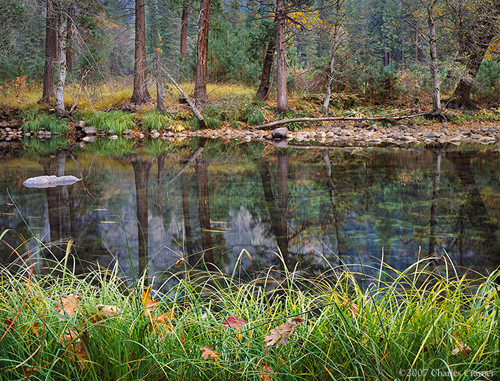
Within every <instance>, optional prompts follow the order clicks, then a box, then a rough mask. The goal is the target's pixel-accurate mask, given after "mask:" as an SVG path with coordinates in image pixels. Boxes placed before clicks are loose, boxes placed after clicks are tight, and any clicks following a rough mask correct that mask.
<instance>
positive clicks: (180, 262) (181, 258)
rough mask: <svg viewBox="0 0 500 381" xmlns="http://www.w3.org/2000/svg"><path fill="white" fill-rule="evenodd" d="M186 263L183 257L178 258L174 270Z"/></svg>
mask: <svg viewBox="0 0 500 381" xmlns="http://www.w3.org/2000/svg"><path fill="white" fill-rule="evenodd" d="M185 261H186V259H185V258H184V257H180V258H179V259H178V260H177V262H175V268H176V269H178V268H179V266H180V265H181V264H182V263H184V262H185Z"/></svg>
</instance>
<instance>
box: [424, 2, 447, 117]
mask: <svg viewBox="0 0 500 381" xmlns="http://www.w3.org/2000/svg"><path fill="white" fill-rule="evenodd" d="M436 3H437V0H433V1H432V4H431V5H429V7H428V8H427V15H428V17H427V23H428V25H429V48H430V55H431V62H430V69H431V75H432V112H431V115H435V116H439V115H442V113H443V107H442V106H441V85H440V81H439V63H438V55H437V37H436V22H435V20H434V7H435V5H436Z"/></svg>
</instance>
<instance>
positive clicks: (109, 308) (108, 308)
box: [96, 304, 121, 317]
mask: <svg viewBox="0 0 500 381" xmlns="http://www.w3.org/2000/svg"><path fill="white" fill-rule="evenodd" d="M96 307H97V310H98V311H99V312H100V313H101V314H102V315H105V316H108V317H113V316H116V315H117V314H119V313H120V312H121V310H120V308H119V307H117V306H113V305H106V304H98V305H97V306H96Z"/></svg>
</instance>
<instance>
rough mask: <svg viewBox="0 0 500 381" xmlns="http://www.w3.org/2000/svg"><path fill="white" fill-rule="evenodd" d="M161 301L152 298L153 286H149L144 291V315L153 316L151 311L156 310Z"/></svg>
mask: <svg viewBox="0 0 500 381" xmlns="http://www.w3.org/2000/svg"><path fill="white" fill-rule="evenodd" d="M159 304H160V302H155V301H153V299H151V287H148V288H147V289H146V290H145V291H142V305H143V306H144V308H145V309H144V315H145V316H146V317H149V316H151V313H152V312H153V311H154V309H155V308H156V307H158V305H159Z"/></svg>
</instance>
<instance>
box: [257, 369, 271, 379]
mask: <svg viewBox="0 0 500 381" xmlns="http://www.w3.org/2000/svg"><path fill="white" fill-rule="evenodd" d="M257 371H258V372H259V379H260V380H262V381H273V378H272V376H271V374H272V373H273V369H272V368H271V367H270V366H264V367H260V366H259V367H258V368H257Z"/></svg>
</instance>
